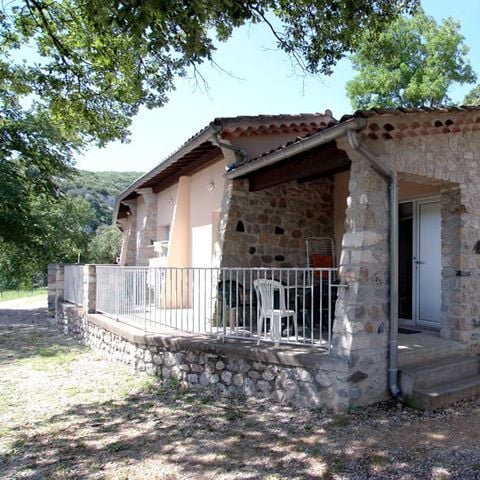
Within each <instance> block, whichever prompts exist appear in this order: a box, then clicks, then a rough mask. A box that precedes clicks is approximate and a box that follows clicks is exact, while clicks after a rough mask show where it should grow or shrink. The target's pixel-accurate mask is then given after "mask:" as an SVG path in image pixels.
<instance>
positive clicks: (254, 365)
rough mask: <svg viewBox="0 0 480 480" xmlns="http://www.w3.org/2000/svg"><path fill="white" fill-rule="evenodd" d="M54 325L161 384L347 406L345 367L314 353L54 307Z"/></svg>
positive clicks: (65, 306) (304, 403)
mask: <svg viewBox="0 0 480 480" xmlns="http://www.w3.org/2000/svg"><path fill="white" fill-rule="evenodd" d="M56 322H57V325H58V327H59V328H60V329H61V330H62V331H63V332H64V333H65V334H67V335H70V336H73V337H74V338H75V339H76V340H78V341H79V342H80V343H82V344H84V345H87V346H89V347H90V348H92V349H93V350H94V351H96V352H99V353H100V354H101V355H102V356H103V357H104V358H107V359H109V360H113V361H117V362H121V363H125V364H127V365H130V366H132V367H133V368H135V369H136V370H138V371H145V372H147V373H148V374H150V375H156V376H158V377H159V378H160V379H162V380H166V379H170V378H172V377H175V378H177V379H178V380H179V381H180V382H181V384H182V385H184V386H188V387H190V388H211V389H213V390H215V391H217V392H222V393H223V392H224V393H228V394H232V395H247V396H256V397H262V398H265V397H266V398H270V399H272V400H273V401H276V402H283V403H290V404H294V405H296V406H299V407H300V406H311V407H313V406H316V407H320V406H323V407H327V408H330V409H334V410H344V409H345V408H347V406H348V405H349V403H348V402H349V400H348V386H347V384H346V372H347V363H346V362H345V361H342V360H340V359H334V358H332V357H331V356H329V355H328V354H327V353H325V352H321V351H318V350H315V349H308V348H306V349H302V348H293V349H288V348H285V349H284V350H278V349H272V348H268V347H262V348H259V347H255V346H254V345H252V343H245V342H239V341H230V342H226V343H222V342H221V341H217V340H216V339H214V338H210V337H191V338H188V337H165V336H160V335H156V336H155V335H144V334H143V332H141V331H139V330H136V329H133V328H131V327H127V326H125V325H122V324H119V323H118V322H115V321H114V320H111V319H109V318H107V317H105V316H102V315H85V314H84V313H83V309H81V308H79V307H76V306H74V305H70V304H65V303H59V304H58V308H57V315H56Z"/></svg>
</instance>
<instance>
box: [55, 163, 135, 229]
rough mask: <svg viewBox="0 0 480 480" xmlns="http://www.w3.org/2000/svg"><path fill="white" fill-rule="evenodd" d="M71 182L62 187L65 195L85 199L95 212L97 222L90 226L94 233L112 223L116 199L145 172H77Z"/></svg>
mask: <svg viewBox="0 0 480 480" xmlns="http://www.w3.org/2000/svg"><path fill="white" fill-rule="evenodd" d="M77 172H78V175H76V176H75V177H74V178H73V179H71V180H65V183H64V184H63V185H62V187H63V189H64V191H65V193H67V195H71V196H73V197H76V196H79V197H83V198H85V199H86V200H87V201H88V202H89V203H90V205H91V206H92V208H93V210H94V211H95V220H94V221H93V222H92V223H91V224H90V225H89V229H90V230H91V231H92V232H93V231H95V230H96V229H97V228H98V227H99V226H100V225H105V224H106V225H110V224H111V222H112V212H113V206H114V204H115V198H116V197H117V196H118V195H119V194H120V193H121V192H122V191H123V190H125V188H127V187H128V186H129V185H130V184H131V183H132V182H133V181H134V180H136V179H137V178H138V177H140V176H141V175H143V174H144V172H90V171H87V170H77Z"/></svg>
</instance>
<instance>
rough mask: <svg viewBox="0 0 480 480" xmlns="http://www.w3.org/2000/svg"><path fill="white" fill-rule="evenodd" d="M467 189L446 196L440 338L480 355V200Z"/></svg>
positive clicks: (450, 191)
mask: <svg viewBox="0 0 480 480" xmlns="http://www.w3.org/2000/svg"><path fill="white" fill-rule="evenodd" d="M472 188H477V187H476V186H474V187H472ZM467 189H468V187H464V188H463V189H461V188H455V189H451V190H448V191H445V192H443V193H442V199H441V201H442V326H441V332H440V334H441V336H442V337H444V338H450V339H452V340H457V341H460V342H463V343H469V344H471V345H472V346H476V348H477V349H478V350H479V351H480V348H479V347H480V309H479V306H478V296H479V292H480V233H479V232H480V214H479V213H478V205H479V202H480V198H478V197H479V196H478V194H476V195H471V194H470V193H469V192H468V191H467Z"/></svg>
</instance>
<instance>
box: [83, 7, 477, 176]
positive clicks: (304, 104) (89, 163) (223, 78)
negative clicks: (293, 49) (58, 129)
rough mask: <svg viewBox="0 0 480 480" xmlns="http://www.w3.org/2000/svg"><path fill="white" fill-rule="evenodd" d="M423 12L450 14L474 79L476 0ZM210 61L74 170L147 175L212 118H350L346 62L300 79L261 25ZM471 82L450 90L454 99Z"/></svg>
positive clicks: (460, 96) (351, 73)
mask: <svg viewBox="0 0 480 480" xmlns="http://www.w3.org/2000/svg"><path fill="white" fill-rule="evenodd" d="M422 5H423V8H424V10H425V11H426V13H427V14H428V15H431V16H433V17H434V18H435V19H436V20H437V21H441V20H442V19H444V18H447V17H453V18H454V19H456V20H458V21H459V22H460V24H461V32H462V34H463V35H464V36H465V41H466V44H467V45H468V46H469V47H470V53H469V58H470V62H471V65H472V67H473V69H474V70H475V72H476V73H477V74H478V75H479V77H480V29H479V27H478V18H480V1H478V0H457V1H455V2H452V1H451V0H423V1H422ZM214 60H215V62H216V64H217V65H219V66H220V67H221V69H219V68H216V67H214V66H210V65H204V66H202V67H201V69H200V71H201V73H202V75H203V77H204V78H205V79H206V81H207V83H208V85H207V87H205V86H204V85H203V84H201V83H200V84H199V83H198V82H196V81H195V80H193V79H191V78H190V79H188V78H179V79H178V80H177V81H176V90H175V91H174V92H173V93H172V94H170V97H169V101H168V103H167V104H166V105H165V106H164V107H162V108H159V109H155V110H147V109H142V110H141V111H140V112H139V114H138V115H137V116H136V117H135V119H134V121H133V124H132V127H131V132H132V134H131V137H130V143H128V144H121V143H120V142H114V143H110V144H109V145H107V146H106V147H104V148H102V149H98V148H92V149H90V150H89V151H87V152H86V153H84V154H83V155H79V156H77V158H76V167H77V168H79V169H83V170H92V171H106V170H113V171H140V172H142V171H144V172H146V171H148V170H151V169H152V168H154V167H155V166H156V165H158V164H159V163H160V162H161V161H162V160H163V159H164V158H166V157H167V156H168V155H169V154H171V153H172V152H174V151H175V150H176V149H177V148H178V147H179V146H180V145H181V144H183V143H184V142H185V141H186V140H187V139H188V138H190V137H191V136H192V135H194V134H195V133H196V132H198V131H199V130H200V129H202V128H203V127H204V126H206V125H208V124H209V123H210V122H211V121H212V120H213V119H214V118H216V117H231V116H237V115H260V114H279V113H284V114H297V113H313V112H324V111H325V110H326V109H329V110H331V111H332V112H333V115H334V117H335V118H340V117H341V116H342V115H343V114H346V113H351V112H352V107H351V105H350V101H349V100H348V98H347V97H346V95H345V83H346V82H347V81H348V80H350V79H351V78H353V77H354V76H355V72H354V71H353V70H352V68H351V66H350V62H349V61H348V59H345V60H342V61H341V62H340V63H338V64H337V66H336V68H335V71H334V74H333V75H331V76H329V77H322V76H317V77H312V76H309V77H306V78H305V77H304V76H302V75H301V73H300V72H298V71H296V70H295V68H294V66H293V65H292V63H291V61H290V58H289V57H288V55H287V54H285V53H283V52H282V51H280V50H278V49H277V48H276V46H275V40H274V39H273V37H272V35H271V33H270V31H269V30H268V28H267V27H266V26H265V25H260V24H259V25H255V26H248V25H247V26H244V27H242V28H240V29H238V30H236V31H235V32H234V34H233V36H232V38H230V39H229V40H228V41H227V42H226V43H223V44H221V45H220V46H219V48H218V50H217V52H216V54H215V57H214ZM472 87H473V86H472V85H464V86H455V87H454V88H452V90H451V91H450V92H449V95H450V97H451V98H452V100H454V101H461V100H462V99H463V97H464V96H465V94H466V93H467V92H468V91H469V90H470V89H471V88H472Z"/></svg>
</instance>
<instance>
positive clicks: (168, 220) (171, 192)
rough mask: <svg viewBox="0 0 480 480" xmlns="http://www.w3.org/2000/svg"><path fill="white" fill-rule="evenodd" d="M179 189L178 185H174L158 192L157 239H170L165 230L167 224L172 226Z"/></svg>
mask: <svg viewBox="0 0 480 480" xmlns="http://www.w3.org/2000/svg"><path fill="white" fill-rule="evenodd" d="M177 191H178V185H173V186H172V187H169V188H167V189H166V190H164V191H163V192H160V193H158V194H157V240H168V238H165V237H164V235H165V231H164V230H165V226H167V225H168V226H170V228H171V225H172V222H173V214H174V210H175V203H176V200H177Z"/></svg>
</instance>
